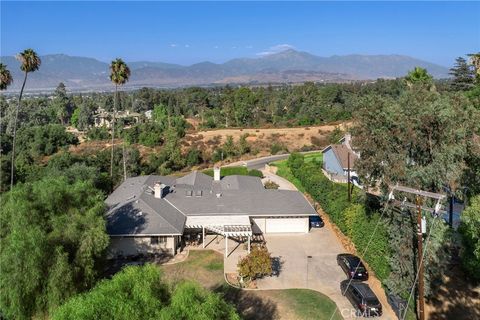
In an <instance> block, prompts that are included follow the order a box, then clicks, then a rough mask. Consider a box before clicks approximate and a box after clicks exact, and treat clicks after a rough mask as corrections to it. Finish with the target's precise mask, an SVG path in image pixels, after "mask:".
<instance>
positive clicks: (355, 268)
mask: <svg viewBox="0 0 480 320" xmlns="http://www.w3.org/2000/svg"><path fill="white" fill-rule="evenodd" d="M337 263H338V265H339V266H340V267H342V269H343V271H344V272H345V273H346V274H347V277H348V279H355V280H361V281H366V280H368V271H367V269H365V266H364V265H363V263H362V261H361V260H360V258H359V257H357V256H354V255H353V254H349V253H342V254H339V255H338V256H337Z"/></svg>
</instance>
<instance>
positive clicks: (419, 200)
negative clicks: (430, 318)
mask: <svg viewBox="0 0 480 320" xmlns="http://www.w3.org/2000/svg"><path fill="white" fill-rule="evenodd" d="M390 189H391V191H390V194H389V195H388V201H392V202H393V205H394V206H397V207H402V208H404V207H406V208H411V209H413V208H415V209H416V211H417V251H418V253H417V260H418V261H417V264H418V267H417V269H418V270H417V271H418V279H417V281H418V286H417V290H418V292H417V293H418V313H419V314H418V317H419V319H420V320H425V296H424V294H425V287H424V268H423V230H422V211H424V210H425V211H428V212H431V213H432V214H433V215H438V214H439V212H440V209H441V207H442V206H441V202H442V201H443V200H445V198H446V196H445V195H444V194H440V193H434V192H429V191H423V190H419V189H414V188H409V187H403V186H399V185H396V186H393V187H390ZM394 191H396V192H402V193H407V194H412V195H415V204H413V203H409V202H407V201H406V198H405V200H404V201H398V200H395V196H394V195H393V192H394ZM423 198H429V199H432V200H434V201H436V204H435V207H433V208H429V207H424V206H423ZM412 213H413V212H412Z"/></svg>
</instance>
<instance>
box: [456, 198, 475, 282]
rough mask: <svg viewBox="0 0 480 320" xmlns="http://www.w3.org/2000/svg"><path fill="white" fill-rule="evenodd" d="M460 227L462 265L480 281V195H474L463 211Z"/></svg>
mask: <svg viewBox="0 0 480 320" xmlns="http://www.w3.org/2000/svg"><path fill="white" fill-rule="evenodd" d="M460 219H461V223H460V227H459V231H460V234H461V235H462V242H463V248H462V251H461V257H462V265H463V267H464V269H465V270H466V271H467V272H468V274H469V275H470V277H472V278H473V279H475V280H477V281H480V274H479V273H478V270H480V195H477V196H475V197H473V198H472V199H471V201H470V205H469V206H468V207H467V208H466V209H465V210H464V211H463V212H462V215H461V217H460Z"/></svg>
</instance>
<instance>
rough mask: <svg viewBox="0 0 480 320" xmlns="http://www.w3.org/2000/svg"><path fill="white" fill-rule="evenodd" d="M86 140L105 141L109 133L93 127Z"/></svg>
mask: <svg viewBox="0 0 480 320" xmlns="http://www.w3.org/2000/svg"><path fill="white" fill-rule="evenodd" d="M87 138H88V140H107V139H109V138H110V133H109V132H108V129H107V128H105V127H95V128H92V129H90V130H88V132H87Z"/></svg>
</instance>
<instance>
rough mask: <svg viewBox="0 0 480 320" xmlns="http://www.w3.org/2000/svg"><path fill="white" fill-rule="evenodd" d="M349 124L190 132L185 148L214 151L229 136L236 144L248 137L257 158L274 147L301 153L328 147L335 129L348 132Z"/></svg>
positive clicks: (186, 138) (268, 152) (267, 153)
mask: <svg viewBox="0 0 480 320" xmlns="http://www.w3.org/2000/svg"><path fill="white" fill-rule="evenodd" d="M348 126H349V123H334V124H328V125H323V126H309V127H294V128H232V129H216V130H205V131H198V132H190V133H188V134H187V135H186V136H185V139H184V140H185V141H186V142H188V144H185V147H196V148H198V149H200V150H203V151H207V152H212V151H213V150H214V149H215V148H216V147H218V146H219V145H221V144H223V143H224V142H225V141H226V139H227V137H228V136H232V137H233V140H234V141H235V142H237V141H238V140H239V139H240V137H241V136H243V135H247V138H246V140H247V141H248V142H249V143H250V144H251V147H252V150H255V151H257V152H258V154H257V156H264V155H269V154H270V148H271V146H272V144H274V143H277V144H279V145H282V146H285V147H286V148H287V149H288V151H298V150H301V149H302V148H310V149H321V148H323V147H325V146H327V145H328V135H329V134H330V132H332V131H333V130H334V129H335V128H337V127H340V128H341V129H345V128H347V127H348Z"/></svg>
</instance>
